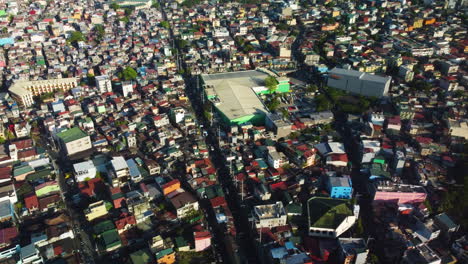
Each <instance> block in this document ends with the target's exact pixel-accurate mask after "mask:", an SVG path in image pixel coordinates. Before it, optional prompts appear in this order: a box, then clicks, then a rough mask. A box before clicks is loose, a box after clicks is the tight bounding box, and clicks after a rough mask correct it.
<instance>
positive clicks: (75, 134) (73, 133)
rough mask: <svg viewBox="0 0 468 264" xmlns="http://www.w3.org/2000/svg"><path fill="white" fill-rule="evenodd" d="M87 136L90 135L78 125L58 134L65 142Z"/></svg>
mask: <svg viewBox="0 0 468 264" xmlns="http://www.w3.org/2000/svg"><path fill="white" fill-rule="evenodd" d="M87 136H88V135H87V134H86V133H85V132H83V131H82V130H81V129H79V128H78V127H73V128H70V129H68V130H66V131H63V132H60V133H58V134H57V137H59V138H60V139H61V140H62V141H63V142H65V143H69V142H72V141H75V140H78V139H81V138H84V137H87Z"/></svg>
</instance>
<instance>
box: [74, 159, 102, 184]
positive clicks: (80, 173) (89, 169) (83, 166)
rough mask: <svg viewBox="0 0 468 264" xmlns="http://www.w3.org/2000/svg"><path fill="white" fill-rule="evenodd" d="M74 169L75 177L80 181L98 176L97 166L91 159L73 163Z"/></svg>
mask: <svg viewBox="0 0 468 264" xmlns="http://www.w3.org/2000/svg"><path fill="white" fill-rule="evenodd" d="M73 169H74V170H75V177H76V180H77V181H78V182H82V181H85V180H86V179H92V178H94V177H96V172H97V170H96V166H94V163H93V162H92V161H90V160H88V161H83V162H80V163H76V164H73Z"/></svg>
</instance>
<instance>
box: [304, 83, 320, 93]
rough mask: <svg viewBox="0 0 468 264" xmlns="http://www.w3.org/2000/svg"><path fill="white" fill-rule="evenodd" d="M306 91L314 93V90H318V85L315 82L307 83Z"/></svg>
mask: <svg viewBox="0 0 468 264" xmlns="http://www.w3.org/2000/svg"><path fill="white" fill-rule="evenodd" d="M306 91H307V92H308V93H315V92H316V91H318V86H317V85H315V84H309V85H307V88H306Z"/></svg>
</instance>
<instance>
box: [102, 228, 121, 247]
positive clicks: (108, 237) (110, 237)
mask: <svg viewBox="0 0 468 264" xmlns="http://www.w3.org/2000/svg"><path fill="white" fill-rule="evenodd" d="M101 241H102V242H103V244H104V247H105V248H106V249H108V248H112V247H115V246H117V245H122V242H121V241H120V236H119V233H117V231H116V230H115V229H111V230H108V231H105V232H104V233H102V234H101Z"/></svg>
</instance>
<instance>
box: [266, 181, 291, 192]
mask: <svg viewBox="0 0 468 264" xmlns="http://www.w3.org/2000/svg"><path fill="white" fill-rule="evenodd" d="M270 188H271V190H272V191H275V190H283V191H285V190H286V189H288V186H287V185H286V183H285V182H277V183H273V184H272V185H270Z"/></svg>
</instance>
